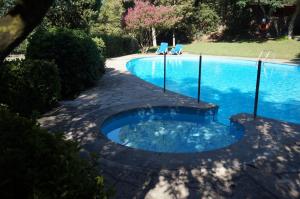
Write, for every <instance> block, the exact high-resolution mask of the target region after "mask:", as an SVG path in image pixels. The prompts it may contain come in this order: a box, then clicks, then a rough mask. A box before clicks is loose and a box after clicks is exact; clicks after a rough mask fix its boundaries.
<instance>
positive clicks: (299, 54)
mask: <svg viewBox="0 0 300 199" xmlns="http://www.w3.org/2000/svg"><path fill="white" fill-rule="evenodd" d="M262 50H267V51H272V53H271V55H270V56H269V58H273V59H287V60H295V59H299V58H300V41H296V40H281V39H280V40H268V41H264V42H258V41H240V42H239V41H238V42H203V41H199V42H194V43H192V44H188V45H185V46H184V51H185V52H190V53H195V54H200V53H202V54H207V55H220V56H236V57H253V58H257V57H258V56H259V54H260V52H261V51H262Z"/></svg>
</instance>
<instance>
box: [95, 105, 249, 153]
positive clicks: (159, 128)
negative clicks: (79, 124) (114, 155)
mask: <svg viewBox="0 0 300 199" xmlns="http://www.w3.org/2000/svg"><path fill="white" fill-rule="evenodd" d="M101 132H102V133H103V134H104V135H105V136H106V137H107V138H109V139H110V140H112V141H114V142H116V143H119V144H122V145H125V146H128V147H132V148H137V149H143V150H147V151H155V152H172V153H182V152H201V151H209V150H214V149H218V148H223V147H226V146H228V145H231V144H233V143H235V142H237V141H239V140H240V139H241V138H242V137H243V134H244V132H243V129H242V128H241V127H240V126H239V125H237V124H234V123H233V124H232V125H230V126H226V125H223V124H220V123H218V122H215V121H214V120H213V113H211V112H210V111H209V112H203V111H200V110H197V109H192V108H183V107H181V108H167V107H155V108H144V109H134V110H130V111H126V112H122V113H119V114H117V115H114V116H113V117H111V118H110V119H107V120H106V121H105V122H104V123H103V124H102V126H101Z"/></svg>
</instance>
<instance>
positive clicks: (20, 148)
mask: <svg viewBox="0 0 300 199" xmlns="http://www.w3.org/2000/svg"><path fill="white" fill-rule="evenodd" d="M0 157H1V158H0V168H1V169H0V184H1V186H0V198H43V199H51V198H61V199H77V198H78V199H82V198H107V197H108V196H109V195H108V194H107V192H106V191H105V190H104V184H103V177H101V176H98V175H97V170H96V165H95V164H93V163H92V162H89V161H87V160H84V159H82V158H80V156H79V147H78V145H77V144H76V143H75V142H72V141H66V140H64V138H63V136H62V135H61V134H50V133H48V132H47V131H46V130H42V129H40V128H39V127H38V126H37V125H36V124H35V122H34V121H31V120H29V119H26V118H23V117H20V116H17V115H16V114H13V113H11V112H9V111H8V110H7V109H5V108H3V107H0Z"/></svg>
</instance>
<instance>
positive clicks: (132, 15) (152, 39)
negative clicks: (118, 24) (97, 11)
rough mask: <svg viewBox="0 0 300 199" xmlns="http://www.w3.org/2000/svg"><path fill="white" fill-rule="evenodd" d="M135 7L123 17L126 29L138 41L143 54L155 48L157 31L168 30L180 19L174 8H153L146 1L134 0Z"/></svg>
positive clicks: (153, 6)
mask: <svg viewBox="0 0 300 199" xmlns="http://www.w3.org/2000/svg"><path fill="white" fill-rule="evenodd" d="M134 3H135V6H134V7H133V8H129V9H128V10H127V14H126V15H125V17H124V22H125V26H126V29H127V30H128V31H129V32H130V33H131V34H132V35H133V36H134V37H135V38H136V39H137V40H138V41H139V44H140V45H141V47H142V49H143V52H146V51H147V50H148V48H149V46H151V43H152V45H153V46H157V44H156V36H157V33H158V32H159V31H162V30H165V29H170V28H172V27H173V26H174V25H175V24H176V23H178V22H179V20H180V18H179V17H177V16H176V15H175V14H176V11H175V9H174V7H171V6H155V5H153V4H151V3H150V2H148V1H142V0H135V1H134Z"/></svg>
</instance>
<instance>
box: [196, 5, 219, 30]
mask: <svg viewBox="0 0 300 199" xmlns="http://www.w3.org/2000/svg"><path fill="white" fill-rule="evenodd" d="M219 24H220V18H219V16H218V14H217V13H216V12H215V11H214V10H213V9H211V8H210V7H209V6H208V5H206V4H201V6H200V7H199V9H198V10H197V12H196V13H195V29H196V32H197V33H198V34H206V33H211V32H214V31H216V30H217V28H218V26H219Z"/></svg>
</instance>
